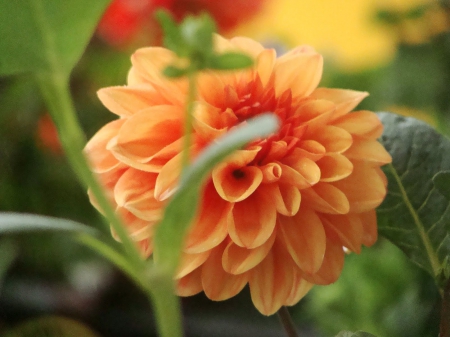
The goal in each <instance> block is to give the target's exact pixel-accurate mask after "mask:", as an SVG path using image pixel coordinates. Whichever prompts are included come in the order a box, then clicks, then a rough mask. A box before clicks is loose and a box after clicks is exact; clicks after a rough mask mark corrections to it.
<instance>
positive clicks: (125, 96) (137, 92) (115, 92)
mask: <svg viewBox="0 0 450 337" xmlns="http://www.w3.org/2000/svg"><path fill="white" fill-rule="evenodd" d="M97 95H98V98H99V99H100V101H101V102H102V103H103V105H104V106H105V107H107V108H108V110H109V111H111V112H113V113H115V114H116V115H119V116H131V115H133V114H135V113H136V112H139V111H141V110H143V109H146V108H148V107H151V106H154V105H164V104H168V103H169V102H168V101H167V100H166V99H164V98H163V97H162V96H161V95H160V94H159V93H158V92H157V91H156V90H155V89H153V88H152V87H148V86H147V87H142V86H141V87H109V88H103V89H100V90H99V91H98V92H97Z"/></svg>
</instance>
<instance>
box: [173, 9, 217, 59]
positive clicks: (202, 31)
mask: <svg viewBox="0 0 450 337" xmlns="http://www.w3.org/2000/svg"><path fill="white" fill-rule="evenodd" d="M180 31H181V36H182V37H183V40H184V41H185V43H186V44H187V45H188V46H189V48H190V50H191V52H193V53H195V54H203V55H205V56H208V55H210V54H211V53H212V51H213V33H214V32H215V31H216V26H215V24H214V21H213V20H212V19H211V17H210V16H209V15H208V14H206V13H203V14H202V15H200V16H197V17H195V16H188V17H186V19H184V20H183V22H182V23H181V25H180Z"/></svg>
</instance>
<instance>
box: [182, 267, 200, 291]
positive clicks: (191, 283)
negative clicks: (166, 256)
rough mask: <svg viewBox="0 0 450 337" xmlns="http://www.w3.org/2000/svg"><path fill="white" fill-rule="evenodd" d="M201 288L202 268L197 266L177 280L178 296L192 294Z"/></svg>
mask: <svg viewBox="0 0 450 337" xmlns="http://www.w3.org/2000/svg"><path fill="white" fill-rule="evenodd" d="M202 290H203V285H202V268H201V267H200V268H197V269H195V270H194V271H192V272H191V273H189V274H187V275H185V276H183V277H182V278H181V279H179V280H178V281H177V286H176V293H177V295H178V296H193V295H196V294H198V293H199V292H201V291H202Z"/></svg>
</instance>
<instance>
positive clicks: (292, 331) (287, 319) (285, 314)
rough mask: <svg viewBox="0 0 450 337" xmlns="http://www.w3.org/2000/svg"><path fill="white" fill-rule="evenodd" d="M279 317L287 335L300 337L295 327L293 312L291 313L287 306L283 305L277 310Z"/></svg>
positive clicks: (288, 336)
mask: <svg viewBox="0 0 450 337" xmlns="http://www.w3.org/2000/svg"><path fill="white" fill-rule="evenodd" d="M277 314H278V318H279V320H280V322H281V325H282V326H283V328H284V331H285V332H286V336H287V337H299V334H298V333H297V329H296V328H295V325H294V322H293V321H292V317H291V314H290V313H289V311H288V309H287V308H286V307H284V306H283V307H281V308H280V310H278V312H277Z"/></svg>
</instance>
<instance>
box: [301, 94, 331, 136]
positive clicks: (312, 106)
mask: <svg viewBox="0 0 450 337" xmlns="http://www.w3.org/2000/svg"><path fill="white" fill-rule="evenodd" d="M335 110H336V105H335V104H334V103H333V102H330V101H326V100H308V101H306V103H304V104H302V105H301V106H300V107H299V108H298V109H297V110H296V111H295V120H296V122H297V123H298V124H306V125H308V129H309V130H310V132H311V131H312V130H315V129H317V127H319V126H321V125H325V124H327V123H328V121H329V120H330V119H331V118H332V116H333V114H334V112H335Z"/></svg>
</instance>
